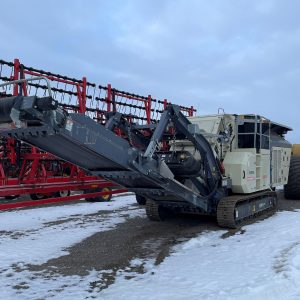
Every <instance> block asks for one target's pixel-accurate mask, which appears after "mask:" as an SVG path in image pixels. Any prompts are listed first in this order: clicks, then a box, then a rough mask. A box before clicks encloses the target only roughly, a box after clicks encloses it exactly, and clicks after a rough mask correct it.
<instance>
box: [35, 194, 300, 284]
mask: <svg viewBox="0 0 300 300" xmlns="http://www.w3.org/2000/svg"><path fill="white" fill-rule="evenodd" d="M278 196H279V210H294V209H299V208H300V201H292V200H286V199H284V197H283V193H282V192H280V191H279V192H278ZM211 230H214V231H216V230H224V229H221V228H219V227H218V226H217V225H216V220H215V219H214V218H211V217H199V216H198V217H197V216H180V217H175V218H173V219H169V220H167V221H165V222H152V221H149V220H148V219H147V218H145V217H136V218H130V219H128V220H127V221H126V222H124V223H121V224H119V225H118V226H117V227H115V228H114V229H112V230H109V231H104V232H99V233H97V234H94V235H92V236H90V237H88V238H87V239H85V240H83V241H81V242H80V243H78V244H76V245H74V246H72V247H70V248H68V249H67V250H68V252H69V254H67V255H64V256H61V257H58V258H55V259H51V260H49V261H48V262H47V263H45V264H42V265H31V266H29V269H30V270H31V271H42V272H43V273H44V274H48V276H51V274H53V273H59V274H61V275H67V276H69V275H81V276H84V275H86V274H87V273H88V272H89V271H91V270H97V271H101V270H113V272H109V273H107V276H103V277H102V279H101V282H95V285H98V287H99V286H101V288H105V287H107V286H108V285H109V284H111V283H113V282H114V279H115V274H116V272H117V271H118V270H129V271H137V272H141V273H142V272H143V266H139V267H138V269H134V267H132V266H130V261H131V260H132V259H134V258H140V259H143V258H152V259H154V260H155V262H156V264H160V263H161V262H162V261H163V260H164V258H165V257H167V256H168V255H169V253H170V251H172V250H171V249H172V246H174V245H176V244H178V243H181V242H183V241H186V240H187V239H190V238H192V237H194V236H196V235H198V234H199V233H201V232H203V231H211ZM234 233H235V232H234V231H232V232H229V233H227V234H229V235H231V234H234ZM224 237H225V238H226V235H225V236H224Z"/></svg>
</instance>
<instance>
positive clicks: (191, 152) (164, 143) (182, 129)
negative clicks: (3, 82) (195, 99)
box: [0, 91, 291, 228]
mask: <svg viewBox="0 0 300 300" xmlns="http://www.w3.org/2000/svg"><path fill="white" fill-rule="evenodd" d="M49 93H50V96H49V97H44V98H37V97H35V96H32V97H23V96H17V97H9V98H6V99H2V100H1V102H0V122H1V123H2V127H3V126H4V127H5V126H6V125H4V124H13V125H14V126H15V127H16V128H15V129H10V130H7V129H6V130H4V131H3V132H2V134H4V135H6V136H10V137H15V138H17V139H19V140H22V141H24V142H26V143H29V144H31V145H34V146H36V147H39V148H40V149H42V150H45V151H47V152H49V153H52V154H54V155H56V156H57V157H59V158H61V159H64V160H66V161H69V162H71V163H73V164H76V165H78V166H80V167H82V168H84V169H85V170H87V171H88V172H89V173H91V174H94V175H97V176H101V177H104V178H106V179H108V180H110V181H113V182H116V183H118V184H120V185H121V186H124V187H126V188H127V189H128V190H129V191H132V192H134V193H136V195H137V199H138V200H139V202H142V201H145V202H146V212H147V215H148V217H149V218H150V219H151V220H162V219H163V218H164V217H165V216H166V215H167V214H168V213H169V212H173V213H193V214H206V215H214V216H217V221H218V224H219V225H220V226H223V227H231V228H235V227H237V226H240V225H242V224H244V222H246V221H247V220H249V219H251V218H255V217H257V216H259V215H262V214H269V213H272V212H274V211H275V209H276V206H277V196H276V193H275V192H274V189H275V188H276V186H279V185H280V186H281V185H284V184H286V183H287V180H288V173H289V162H290V156H291V145H290V144H289V143H288V142H287V141H286V140H285V139H284V135H285V133H286V132H287V131H289V130H291V129H290V128H289V127H287V126H283V125H280V124H278V123H275V122H272V121H270V120H268V119H266V118H264V117H261V116H258V115H232V114H221V115H215V116H205V117H191V118H187V117H185V116H184V115H183V114H182V113H181V112H180V109H179V107H178V106H175V105H170V106H168V107H167V108H166V110H165V111H164V112H163V113H162V115H161V118H160V120H159V122H158V123H157V124H151V125H140V124H132V123H130V122H128V116H126V115H122V114H120V113H118V112H114V113H109V114H107V119H106V122H105V123H103V124H99V123H97V122H95V121H94V120H92V119H90V118H89V117H87V116H85V115H83V114H75V113H70V114H68V113H67V112H66V111H64V110H62V109H61V108H59V107H58V103H57V102H56V101H55V100H54V99H53V98H52V97H51V92H50V91H49ZM129 119H130V118H129ZM6 127H7V126H6ZM116 129H118V130H119V131H120V130H121V131H122V133H123V134H122V137H120V136H118V135H116V134H115V132H114V131H115V130H116Z"/></svg>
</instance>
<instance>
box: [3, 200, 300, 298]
mask: <svg viewBox="0 0 300 300" xmlns="http://www.w3.org/2000/svg"><path fill="white" fill-rule="evenodd" d="M134 202H135V200H134V198H133V197H132V196H126V197H125V196H124V197H122V199H118V200H116V201H113V202H111V203H109V204H107V203H97V204H96V205H91V203H80V204H72V205H66V206H63V207H62V206H54V207H47V208H46V207H45V208H38V209H28V210H21V211H12V212H2V213H0V234H1V235H0V292H1V293H0V298H1V299H88V298H97V299H113V300H116V299H147V300H148V299H222V300H223V299H282V300H284V299H300V286H299V283H300V230H299V228H300V211H293V212H291V211H284V212H279V213H277V214H276V215H275V216H273V217H271V218H269V219H266V220H264V221H261V222H258V223H256V224H252V225H248V226H245V227H244V228H243V230H241V231H240V232H238V233H236V234H233V235H230V234H227V231H226V230H217V231H210V232H208V231H206V232H204V233H202V234H199V235H198V236H197V237H195V238H192V239H189V240H187V241H184V242H182V243H179V244H177V245H176V246H174V247H173V249H172V253H171V254H170V256H168V257H167V258H166V259H165V260H164V261H163V262H162V263H161V264H160V265H155V264H154V261H153V260H152V259H148V260H145V259H140V258H139V257H136V258H135V259H134V260H132V261H131V267H138V266H139V265H143V267H144V270H145V273H143V274H141V273H135V272H133V271H132V269H131V268H128V269H123V270H119V271H118V272H117V277H116V280H115V282H114V283H113V284H111V285H109V286H108V287H107V288H106V289H102V290H101V288H100V287H99V286H98V285H97V282H98V281H99V279H100V278H101V277H102V276H104V273H105V274H107V273H109V272H112V271H111V270H102V271H95V270H92V271H90V272H89V274H88V275H87V276H79V275H78V276H74V275H73V276H63V275H58V274H57V273H54V274H51V273H50V274H49V271H48V273H47V272H45V271H32V270H30V268H29V267H28V266H29V264H35V265H39V264H43V263H45V262H47V261H48V260H49V259H51V258H56V257H59V256H62V255H64V254H66V253H67V248H68V247H70V246H71V245H74V244H76V243H79V242H80V241H82V240H84V239H85V238H87V237H89V236H91V235H93V234H94V233H97V232H100V231H107V230H110V229H112V228H114V227H115V226H117V225H118V224H121V223H122V222H125V221H126V219H127V218H134V217H142V218H145V214H144V211H143V210H142V209H139V208H138V207H137V206H134V205H133V204H134ZM98 211H106V213H101V214H100V215H99V214H98ZM99 246H101V245H99ZM128 275H130V276H128Z"/></svg>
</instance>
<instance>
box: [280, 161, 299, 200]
mask: <svg viewBox="0 0 300 300" xmlns="http://www.w3.org/2000/svg"><path fill="white" fill-rule="evenodd" d="M284 196H285V198H286V199H294V200H300V156H292V157H291V163H290V171H289V178H288V183H287V184H286V185H285V186H284Z"/></svg>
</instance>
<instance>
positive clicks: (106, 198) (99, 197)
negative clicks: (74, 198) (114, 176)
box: [84, 187, 112, 202]
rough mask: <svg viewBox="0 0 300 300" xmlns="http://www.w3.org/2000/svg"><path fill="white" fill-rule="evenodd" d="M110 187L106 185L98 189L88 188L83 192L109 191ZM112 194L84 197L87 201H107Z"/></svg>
mask: <svg viewBox="0 0 300 300" xmlns="http://www.w3.org/2000/svg"><path fill="white" fill-rule="evenodd" d="M110 191H111V189H110V188H108V187H104V188H98V189H88V190H85V191H84V194H89V193H97V192H110ZM111 197H112V195H111V194H106V195H103V196H96V197H90V198H86V199H85V200H86V201H88V202H109V201H110V200H111Z"/></svg>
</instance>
